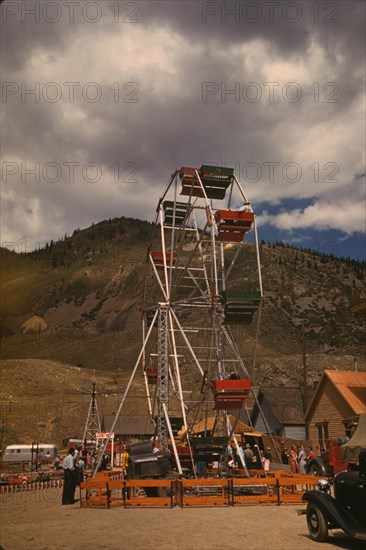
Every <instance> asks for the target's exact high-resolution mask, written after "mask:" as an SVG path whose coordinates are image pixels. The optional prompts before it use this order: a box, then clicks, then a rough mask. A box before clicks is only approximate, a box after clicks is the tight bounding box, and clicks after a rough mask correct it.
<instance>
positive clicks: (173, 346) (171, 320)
mask: <svg viewBox="0 0 366 550" xmlns="http://www.w3.org/2000/svg"><path fill="white" fill-rule="evenodd" d="M169 327H170V337H171V341H172V348H173V358H174V367H175V374H176V380H177V385H178V393H179V399H180V402H181V405H182V416H183V424H184V428H185V430H186V432H187V430H188V425H187V417H186V411H185V408H184V398H183V391H182V383H181V379H180V372H179V363H178V356H177V347H176V342H175V334H174V330H173V317H172V312H171V310H169Z"/></svg>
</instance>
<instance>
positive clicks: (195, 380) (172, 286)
mask: <svg viewBox="0 0 366 550" xmlns="http://www.w3.org/2000/svg"><path fill="white" fill-rule="evenodd" d="M249 234H252V235H253V236H254V238H252V239H251V243H250V244H249V243H248V235H249ZM246 254H251V255H252V257H253V256H254V265H255V269H254V270H253V269H251V270H250V273H249V274H248V273H245V272H243V266H245V257H246ZM252 259H253V258H252ZM251 265H253V261H252V263H251ZM238 266H239V267H238ZM145 273H146V275H145V286H144V297H143V305H142V313H143V343H142V347H141V351H140V354H139V357H138V359H137V362H136V365H135V368H134V370H133V373H132V375H131V379H130V382H129V384H128V385H127V388H126V394H125V395H127V392H128V390H129V387H130V385H131V383H132V379H133V378H134V376H135V374H136V373H137V372H138V370H139V369H138V367H139V366H141V371H142V376H143V380H144V384H145V389H146V395H147V402H148V409H149V413H150V415H151V417H152V418H153V419H154V420H155V421H156V428H157V439H158V443H159V446H160V448H163V449H167V448H168V445H169V443H170V444H171V445H172V446H173V452H174V455H175V458H176V462H177V466H178V470H179V471H181V465H180V456H179V455H180V453H179V450H177V447H176V444H175V438H174V431H175V424H176V423H177V422H178V424H181V425H182V430H181V433H182V434H183V439H184V440H185V443H186V445H187V452H188V453H189V454H190V456H192V452H191V443H190V441H191V438H192V436H193V427H194V425H195V423H196V422H197V421H199V420H202V419H204V418H206V419H207V417H209V416H210V417H211V418H212V417H213V418H214V422H213V425H212V426H211V429H210V434H211V435H212V436H216V437H217V438H220V437H222V438H224V437H226V440H227V436H229V435H230V436H232V432H233V430H232V428H231V426H230V423H229V421H228V415H229V411H237V410H239V409H241V408H242V406H243V404H244V402H245V400H246V399H247V397H248V396H249V393H250V390H251V380H250V376H249V373H248V370H247V368H246V366H245V364H244V362H243V360H242V358H241V356H240V352H239V348H238V345H237V343H236V341H235V338H234V334H233V328H234V327H235V326H237V325H250V324H252V323H253V322H255V320H256V321H257V327H258V328H259V320H260V308H261V299H262V294H263V291H262V280H261V271H260V259H259V246H258V237H257V230H256V221H255V214H254V211H253V209H252V206H251V204H250V202H249V200H248V197H247V196H246V194H245V192H244V190H243V188H242V186H241V185H240V183H239V181H238V179H237V177H236V175H235V174H234V170H233V169H232V168H226V167H217V166H211V165H202V166H201V167H200V168H192V167H182V168H180V169H179V170H175V171H174V172H173V173H172V174H171V176H170V179H169V182H168V184H167V187H166V189H165V191H164V193H163V194H162V196H161V197H160V199H159V201H158V204H157V208H156V219H155V223H154V226H153V232H152V238H151V242H150V245H149V248H148V251H147V258H146V272H145ZM123 401H124V399H122V403H121V405H120V410H121V408H122V406H123ZM243 462H244V461H243ZM244 467H245V465H244Z"/></svg>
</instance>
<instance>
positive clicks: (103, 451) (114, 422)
mask: <svg viewBox="0 0 366 550" xmlns="http://www.w3.org/2000/svg"><path fill="white" fill-rule="evenodd" d="M157 316H158V310H156V312H155V315H154V318H153V320H152V323H151V326H150V328H149V330H148V333H147V335H146V338H145V340H144V342H143V345H142V348H141V351H140V353H139V356H138V358H137V361H136V363H135V366H134V368H133V371H132V374H131V376H130V379H129V381H128V384H127V386H126V389H125V391H124V394H123V397H122V399H121V402H120V404H119V407H118V411H117V413H116V416H115V417H114V420H113V424H112V426H111V428H110V430H109V433H110V434H111V433H113V432H114V428H115V426H116V424H117V421H118V417H119V415H120V413H121V410H122V407H123V405H124V403H125V401H126V397H127V395H128V392H129V391H130V387H131V385H132V381H133V379H134V377H135V374H136V371H137V369H138V366H139V364H140V361H141V358H142V355H143V353H144V349H145V346H146V344H147V342H148V340H149V338H150V334H151V331H152V329H153V326H154V323H155V320H156V318H157ZM109 440H110V437H108V438H107V439H106V440H105V442H104V445H103V447H102V451H101V454H100V456H99V459H98V461H97V464H96V466H95V470H94V472H93V477H94V476H95V474H96V473H97V471H98V468H99V466H100V464H101V462H102V458H103V455H104V453H105V450H106V448H107V445H108V443H109Z"/></svg>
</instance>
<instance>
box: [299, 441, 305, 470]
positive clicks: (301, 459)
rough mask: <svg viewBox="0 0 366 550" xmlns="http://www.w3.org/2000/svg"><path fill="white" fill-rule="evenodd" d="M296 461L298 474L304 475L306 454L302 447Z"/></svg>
mask: <svg viewBox="0 0 366 550" xmlns="http://www.w3.org/2000/svg"><path fill="white" fill-rule="evenodd" d="M298 460H299V469H300V474H306V452H305V450H304V447H300V450H299V454H298Z"/></svg>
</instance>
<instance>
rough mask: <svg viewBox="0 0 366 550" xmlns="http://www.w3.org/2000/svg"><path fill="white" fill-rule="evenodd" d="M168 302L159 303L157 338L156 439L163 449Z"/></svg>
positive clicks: (166, 439) (167, 396) (166, 403)
mask: <svg viewBox="0 0 366 550" xmlns="http://www.w3.org/2000/svg"><path fill="white" fill-rule="evenodd" d="M168 330H169V317H168V304H166V303H160V304H159V328H158V331H159V340H158V440H159V443H160V445H162V446H163V448H164V449H167V448H168V428H167V424H166V421H165V414H164V405H165V406H168V405H169V360H168Z"/></svg>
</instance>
